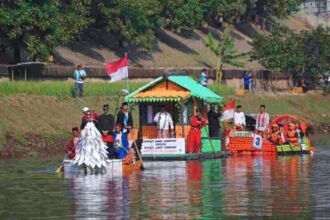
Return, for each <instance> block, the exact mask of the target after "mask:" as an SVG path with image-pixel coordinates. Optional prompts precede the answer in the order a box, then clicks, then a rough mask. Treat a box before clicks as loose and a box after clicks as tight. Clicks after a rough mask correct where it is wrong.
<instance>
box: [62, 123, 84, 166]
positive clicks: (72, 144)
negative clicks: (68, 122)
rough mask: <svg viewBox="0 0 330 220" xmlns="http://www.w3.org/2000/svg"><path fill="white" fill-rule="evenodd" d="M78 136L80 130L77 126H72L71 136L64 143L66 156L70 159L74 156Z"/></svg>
mask: <svg viewBox="0 0 330 220" xmlns="http://www.w3.org/2000/svg"><path fill="white" fill-rule="evenodd" d="M79 137H80V132H79V128H78V127H74V128H72V138H71V140H70V141H69V143H68V144H67V145H66V150H65V153H66V154H67V155H68V158H69V159H70V160H72V159H73V158H74V157H75V156H76V145H77V142H78V140H79Z"/></svg>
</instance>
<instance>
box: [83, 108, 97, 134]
mask: <svg viewBox="0 0 330 220" xmlns="http://www.w3.org/2000/svg"><path fill="white" fill-rule="evenodd" d="M82 111H83V116H82V118H81V123H83V121H85V122H86V121H87V119H88V114H89V113H91V114H92V116H93V120H94V121H96V122H98V121H99V116H98V114H96V112H94V111H91V110H90V109H89V108H88V107H83V109H82ZM80 129H83V128H81V127H80Z"/></svg>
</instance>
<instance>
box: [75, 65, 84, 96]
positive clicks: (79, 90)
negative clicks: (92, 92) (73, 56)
mask: <svg viewBox="0 0 330 220" xmlns="http://www.w3.org/2000/svg"><path fill="white" fill-rule="evenodd" d="M73 76H74V79H75V82H74V93H75V97H78V96H80V97H82V96H83V92H84V80H85V78H86V76H87V74H86V71H85V70H84V69H83V67H82V65H78V66H77V69H76V70H75V71H74V73H73Z"/></svg>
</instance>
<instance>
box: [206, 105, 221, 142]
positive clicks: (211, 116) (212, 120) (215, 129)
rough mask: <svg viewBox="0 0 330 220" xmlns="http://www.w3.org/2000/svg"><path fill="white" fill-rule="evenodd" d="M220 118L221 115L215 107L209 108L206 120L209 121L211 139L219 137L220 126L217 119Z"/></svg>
mask: <svg viewBox="0 0 330 220" xmlns="http://www.w3.org/2000/svg"><path fill="white" fill-rule="evenodd" d="M220 117H221V113H218V112H217V110H216V106H214V105H213V106H211V109H210V111H209V112H208V113H207V118H208V121H209V133H210V137H211V138H217V137H219V131H220V124H219V118H220Z"/></svg>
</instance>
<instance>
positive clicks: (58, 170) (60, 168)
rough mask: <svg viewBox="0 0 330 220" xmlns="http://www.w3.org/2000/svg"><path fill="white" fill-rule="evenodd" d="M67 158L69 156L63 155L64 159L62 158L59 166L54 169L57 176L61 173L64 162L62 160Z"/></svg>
mask: <svg viewBox="0 0 330 220" xmlns="http://www.w3.org/2000/svg"><path fill="white" fill-rule="evenodd" d="M68 156H69V155H68V154H65V155H64V158H63V160H62V163H61V165H60V166H59V167H58V168H57V169H56V173H57V174H59V173H61V172H62V167H63V162H64V160H65V159H66V158H67V157H68Z"/></svg>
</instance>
